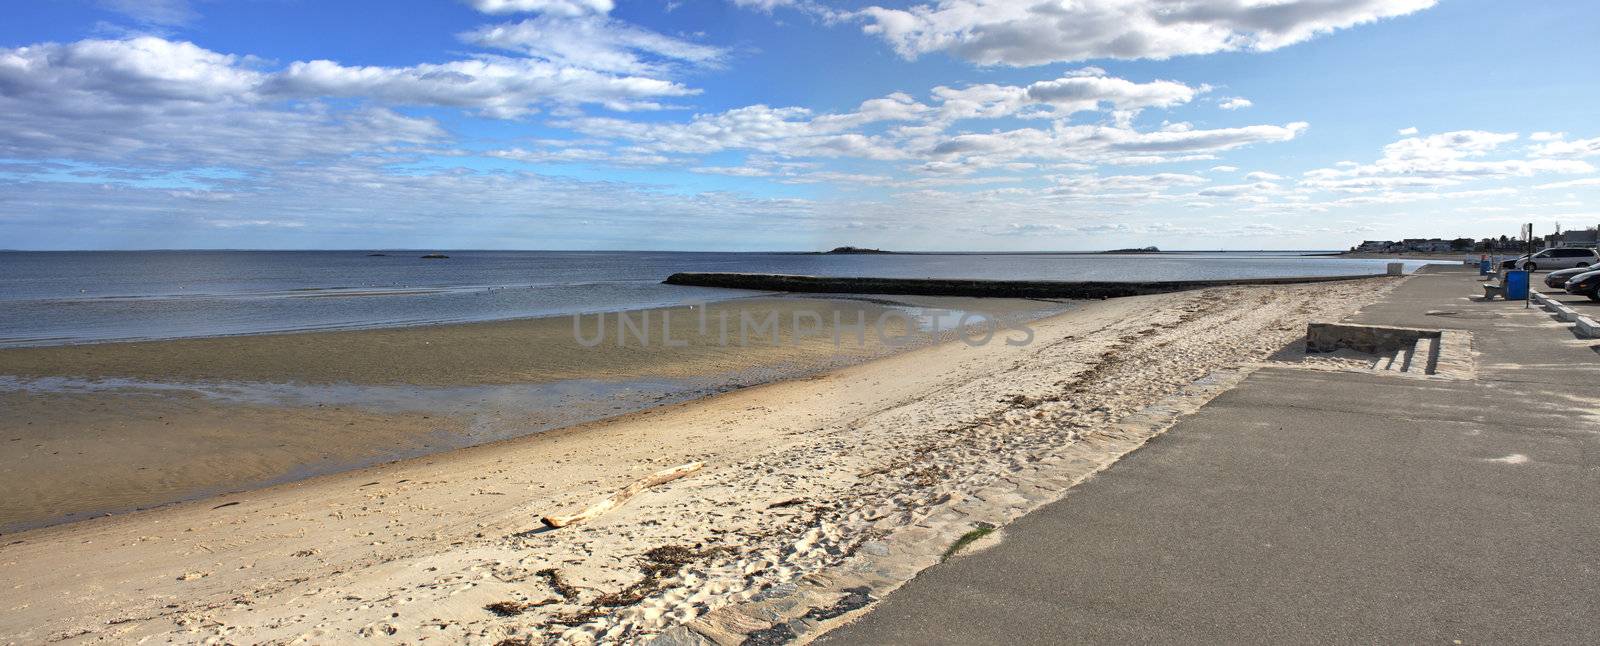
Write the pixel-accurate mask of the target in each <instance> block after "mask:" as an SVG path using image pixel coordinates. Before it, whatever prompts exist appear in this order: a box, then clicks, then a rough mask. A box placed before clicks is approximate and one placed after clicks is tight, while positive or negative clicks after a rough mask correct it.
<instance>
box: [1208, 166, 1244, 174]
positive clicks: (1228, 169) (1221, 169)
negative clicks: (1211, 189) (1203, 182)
mask: <svg viewBox="0 0 1600 646" xmlns="http://www.w3.org/2000/svg"><path fill="white" fill-rule="evenodd" d="M1211 170H1213V171H1216V172H1218V173H1237V172H1239V167H1238V166H1212V167H1211Z"/></svg>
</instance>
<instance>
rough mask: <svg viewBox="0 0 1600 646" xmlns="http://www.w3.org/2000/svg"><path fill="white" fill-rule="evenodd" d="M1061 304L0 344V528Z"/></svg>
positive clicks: (819, 301)
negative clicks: (925, 319) (816, 326)
mask: <svg viewBox="0 0 1600 646" xmlns="http://www.w3.org/2000/svg"><path fill="white" fill-rule="evenodd" d="M1062 307H1065V306H1064V305H1062V304H1059V303H1047V302H1038V301H1007V300H986V301H982V302H978V301H975V300H973V299H937V298H921V299H903V298H902V299H895V300H881V299H844V298H777V297H761V298H746V299H736V300H732V301H723V302H718V303H713V304H711V305H709V306H703V307H696V308H689V307H679V308H663V309H656V310H643V311H635V312H628V313H624V314H623V316H626V317H628V318H629V320H630V321H632V322H634V323H636V324H638V329H637V330H635V329H634V328H629V330H630V331H629V333H628V334H627V336H626V338H625V339H623V341H625V342H624V343H619V342H618V340H619V336H620V331H619V327H618V324H617V321H618V316H619V315H618V314H617V313H608V314H603V315H599V314H591V315H587V316H583V317H580V318H579V321H578V323H579V329H578V333H580V334H581V336H582V337H583V338H584V342H583V343H580V342H579V341H578V340H577V338H576V337H575V336H574V329H573V320H572V318H570V317H552V318H539V319H524V320H512V321H498V322H489V323H471V324H459V325H438V326H427V327H416V328H400V329H383V330H362V331H340V332H317V333H299V334H274V335H259V336H237V337H222V338H206V339H188V340H175V341H159V342H141V343H109V344H98V345H83V346H67V347H47V348H23V349H10V350H0V410H4V411H5V415H3V416H0V446H3V447H5V450H4V451H0V532H13V531H17V530H21V529H26V528H29V527H36V526H41V525H45V524H50V523H56V522H66V521H72V520H78V519H82V518H86V517H90V516H95V515H103V514H108V513H116V512H125V511H130V510H133V509H140V508H148V507H152V506H155V505H160V504H164V503H171V502H174V501H180V500H189V499H195V498H201V497H206V496H211V495H215V494H218V493H223V492H228V491H238V490H244V489H252V488H258V487H262V486H267V485H272V484H276V483H282V482H288V481H292V480H296V479H300V478H305V477H308V476H314V475H320V474H326V473H334V472H338V471H344V470H348V469H352V468H357V467H363V466H370V465H373V464H378V463H381V462H387V461H392V460H398V459H403V458H411V457H417V456H421V455H427V454H430V453H436V452H439V451H444V450H450V449H457V448H462V447H466V446H473V445H477V444H483V443H486V442H492V441H497V440H503V439H508V438H513V437H519V436H522V435H527V434H529V433H535V432H540V431H545V430H549V429H552V428H559V427H563V426H569V425H572V424H578V423H583V422H590V421H594V420H598V419H603V418H606V417H611V416H615V415H620V414H625V413H629V412H634V411H638V410H643V409H646V408H649V407H652V406H657V405H662V404H669V403H675V402H681V401H687V400H690V399H693V398H696V397H701V396H706V395H710V394H715V393H719V392H726V391H729V390H734V389H738V388H743V387H747V386H749V385H753V384H759V383H764V382H768V381H773V380H778V379H786V378H794V377H798V376H804V375H810V374H817V373H819V372H822V371H826V370H830V369H835V368H838V367H841V366H846V365H851V364H854V363H859V362H861V361H865V360H868V359H871V358H874V357H881V356H884V355H887V354H890V353H892V352H895V351H898V350H903V349H909V348H911V347H918V346H925V345H927V344H929V343H932V342H934V341H935V340H936V339H935V334H934V333H933V331H932V330H931V329H923V328H922V327H919V321H914V320H912V319H910V318H908V317H904V316H896V314H912V315H916V314H927V313H928V311H929V310H930V309H937V310H945V309H949V310H952V311H970V310H973V309H978V308H981V309H983V310H986V311H990V312H992V313H994V314H995V315H996V316H998V317H1007V318H1010V319H1012V320H1020V319H1021V318H1026V317H1028V316H1034V315H1037V311H1038V310H1047V311H1058V310H1059V309H1061V308H1062ZM797 313H798V314H802V316H801V318H800V323H801V327H802V329H801V330H800V331H801V332H805V334H802V335H800V336H799V337H798V338H797V336H796V328H795V322H796V314H797ZM886 313H892V314H889V315H888V316H887V318H884V325H883V327H882V329H883V330H884V333H885V336H887V337H891V339H890V340H891V341H893V340H894V338H893V337H898V336H900V335H906V334H909V335H910V336H909V337H908V338H907V345H906V346H904V347H896V346H892V345H889V344H886V343H884V342H883V340H882V339H880V338H879V336H878V334H877V331H876V330H875V329H869V330H867V332H866V334H865V335H864V337H862V336H861V335H857V333H856V332H854V331H853V330H851V329H844V330H842V333H841V335H840V339H839V343H838V345H836V344H835V340H834V338H833V336H832V322H833V320H834V318H835V317H836V316H837V317H838V318H839V320H841V321H842V322H846V323H855V322H858V321H861V320H866V321H869V323H872V324H874V326H875V323H876V321H878V320H879V318H880V317H885V316H886ZM741 315H749V316H750V317H751V320H753V321H755V322H756V323H761V322H765V320H766V319H767V317H769V316H770V317H772V318H773V321H774V325H775V327H774V328H773V330H774V331H775V333H776V338H777V340H778V341H779V342H778V343H777V344H776V345H774V344H772V343H771V341H770V339H772V338H774V337H773V335H772V334H762V333H757V332H756V331H755V329H754V328H755V327H756V326H755V325H754V324H752V325H751V326H750V328H751V329H750V334H749V335H748V338H746V336H745V335H743V334H741V330H740V326H739V321H740V316H741ZM808 315H814V316H815V317H816V319H818V320H821V321H822V322H823V323H824V325H823V326H822V328H821V329H820V331H816V332H812V331H810V330H811V328H810V324H811V323H813V322H815V321H813V320H812V319H810V318H807V316H808ZM724 317H726V320H728V321H729V324H728V326H727V327H726V329H724V327H723V326H722V324H721V323H722V321H723V320H724ZM602 318H603V319H604V321H605V322H604V324H603V325H604V334H603V335H602V334H597V331H599V330H600V329H601V325H602V324H601V323H600V320H601V319H602ZM946 318H950V317H946ZM702 321H704V322H705V327H704V329H702V328H701V322H702ZM664 322H665V323H664ZM663 324H664V325H665V328H663ZM921 325H926V323H921ZM950 326H951V324H950V323H948V322H946V323H945V324H944V325H943V327H945V328H949V327H950ZM663 329H665V331H666V332H667V333H668V334H669V335H670V337H671V339H673V340H674V341H675V342H681V345H678V344H676V343H673V344H668V343H667V342H666V341H665V339H664V338H663V337H662V333H663ZM643 334H648V335H649V336H648V344H646V343H641V335H643ZM938 336H939V338H945V337H948V336H949V333H948V332H945V333H942V334H940V335H938ZM588 342H596V343H595V344H594V346H593V347H588V346H586V345H584V343H588Z"/></svg>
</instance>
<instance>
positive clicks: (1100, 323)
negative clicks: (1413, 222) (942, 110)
mask: <svg viewBox="0 0 1600 646" xmlns="http://www.w3.org/2000/svg"><path fill="white" fill-rule="evenodd" d="M1394 280H1396V279H1374V280H1368V281H1357V282H1350V283H1332V284H1319V285H1298V286H1274V287H1239V288H1219V289H1211V290H1204V291H1198V292H1188V293H1181V294H1169V295H1161V296H1149V297H1137V298H1128V299H1118V300H1112V301H1105V302H1100V303H1094V304H1090V305H1088V306H1085V307H1083V308H1081V309H1079V310H1075V311H1073V312H1070V313H1068V314H1064V315H1060V316H1056V317H1053V318H1050V319H1046V320H1043V321H1037V322H1035V323H1034V324H1033V329H1034V330H1035V332H1036V336H1035V338H1034V340H1033V343H1031V344H1029V345H1026V346H1020V347H1017V346H1007V345H1003V344H998V343H996V344H990V345H987V346H984V347H977V348H974V347H969V346H967V345H965V344H962V343H944V344H940V345H936V346H932V347H927V348H922V349H918V350H914V351H911V352H906V353H903V354H898V355H894V356H890V357H887V358H883V359H879V360H876V361H872V362H869V363H865V364H860V365H856V366H852V367H847V368H843V369H840V370H837V371H833V372H829V373H826V374H821V375H817V376H813V377H809V378H805V379H799V380H791V381H784V382H779V383H772V384H767V385H763V386H758V387H753V388H747V389H743V390H739V391H735V392H731V393H727V394H724V395H720V396H717V397H712V398H708V399H704V400H698V401H695V402H691V403H687V404H680V405H673V406H667V407H662V408H657V409H653V410H649V411H646V412H641V413H636V414H631V415H627V416H624V417H620V418H616V419H611V420H606V421H603V422H596V423H592V424H587V425H584V426H579V427H573V428H567V429H562V430H557V431H551V432H547V433H542V434H538V435H533V436H529V437H525V438H520V439H515V440H509V441H504V442H500V443H495V444H489V445H484V446H479V447H474V448H468V449H462V450H457V451H452V452H448V453H443V454H437V455H432V456H427V457H423V458H418V459H414V460H408V461H404V462H400V463H394V464H387V465H382V466H378V467H373V468H368V469H362V470H359V471H353V472H347V473H342V474H336V475H329V476H322V477H318V478H313V479H310V480H304V481H300V482H295V483H291V484H286V485H281V486H276V487H272V488H268V489H263V490H258V491H252V492H248V493H242V494H236V495H229V496H225V497H219V498H213V499H210V500H205V501H199V502H195V503H186V504H180V505H174V506H170V507H165V508H161V509H156V510H151V511H146V512H138V513H132V514H125V515H120V516H115V517H109V518H101V519H94V520H89V521H84V522H80V523H74V524H70V525H62V526H55V527H49V528H44V529H39V530H33V531H29V532H24V533H21V534H13V535H7V536H3V537H0V543H3V546H0V579H3V580H4V581H6V582H7V585H8V588H7V589H6V590H4V591H3V592H0V611H3V612H0V635H3V636H5V637H6V638H8V639H9V640H11V641H13V642H16V643H40V642H59V641H73V642H94V641H116V642H133V641H137V640H141V639H149V640H151V641H161V642H180V643H188V642H197V643H198V642H207V641H218V642H231V643H263V642H265V643H294V642H299V643H332V642H346V641H357V640H363V639H365V640H370V641H374V642H377V643H402V642H403V643H419V642H423V641H428V642H436V643H461V642H466V643H483V644H495V643H499V642H501V641H502V640H505V639H514V640H516V642H514V643H520V642H521V641H524V640H526V641H529V642H532V643H543V642H561V641H580V642H581V641H591V640H595V639H599V640H602V641H638V640H642V639H644V638H647V637H650V636H652V635H656V634H659V633H661V632H662V631H665V630H667V629H669V628H671V627H672V626H674V625H677V624H681V623H684V622H688V621H691V620H694V619H695V618H697V617H700V616H703V615H705V614H706V613H708V612H712V611H715V610H716V609H717V608H719V607H723V606H727V605H728V604H732V603H737V602H740V601H744V600H747V599H750V598H752V596H756V595H759V594H768V593H771V592H772V591H773V590H776V589H778V588H781V587H783V586H786V585H790V584H792V583H794V582H795V581H797V580H800V579H803V578H808V577H815V576H817V575H818V574H819V573H824V572H826V571H828V568H830V567H835V566H837V565H838V564H840V563H841V562H843V561H844V560H845V559H846V558H848V557H849V556H850V555H851V554H852V553H854V552H855V551H856V550H857V549H858V548H860V549H865V548H864V546H867V545H869V544H870V543H871V541H873V540H874V539H876V538H878V537H882V536H884V535H887V534H889V533H891V532H895V531H897V530H901V529H904V528H905V527H906V526H907V525H909V524H911V523H912V522H914V521H916V519H918V518H927V517H929V516H930V515H931V514H935V513H940V512H941V510H945V511H949V510H947V509H945V508H946V507H948V506H949V505H951V504H953V503H952V501H966V502H964V503H962V504H965V505H969V506H970V505H973V504H977V502H975V501H991V502H993V504H1002V505H1003V504H1007V503H1006V502H1005V500H1004V497H1005V495H1006V494H1004V493H1003V492H1002V493H1001V494H994V493H990V494H989V495H988V496H987V497H985V496H984V495H983V493H984V492H985V491H991V490H993V489H994V487H993V485H994V484H995V483H996V482H997V480H998V479H1000V478H1003V477H1004V476H1005V474H1007V473H1010V472H1014V471H1017V470H1019V469H1022V468H1024V467H1025V466H1026V465H1028V464H1029V463H1030V460H1033V459H1035V458H1036V457H1037V456H1040V455H1044V454H1047V453H1050V452H1053V451H1058V450H1060V449H1061V447H1064V446H1068V447H1073V446H1075V447H1079V448H1080V449H1081V450H1083V451H1089V452H1093V451H1095V450H1097V449H1096V448H1095V447H1096V444H1095V442H1094V440H1093V438H1094V437H1096V434H1097V433H1098V432H1099V430H1100V429H1105V428H1108V427H1109V426H1111V425H1113V424H1115V423H1117V422H1118V420H1121V419H1123V418H1125V417H1127V416H1129V415H1130V414H1131V413H1134V412H1135V411H1137V410H1139V409H1140V408H1141V407H1143V406H1145V405H1146V404H1149V403H1151V402H1155V401H1158V400H1160V399H1162V398H1163V397H1167V396H1169V395H1172V394H1173V393H1176V392H1180V391H1182V390H1184V389H1186V388H1189V387H1190V386H1191V384H1193V383H1195V382H1196V380H1198V379H1201V378H1202V377H1204V376H1206V375H1208V374H1211V373H1213V372H1214V371H1219V370H1227V369H1237V368H1241V367H1245V366H1249V365H1252V364H1253V363H1254V362H1257V361H1260V360H1262V359H1265V358H1267V357H1269V356H1270V355H1271V354H1272V353H1273V352H1274V351H1275V350H1277V349H1279V348H1281V347H1283V346H1284V345H1286V344H1287V343H1289V342H1291V341H1292V340H1293V339H1295V338H1297V337H1299V336H1300V335H1301V334H1302V333H1303V330H1304V325H1305V322H1306V321H1307V320H1309V319H1313V318H1316V319H1327V318H1334V319H1336V318H1339V317H1341V316H1343V315H1345V314H1347V313H1348V312H1350V311H1353V310H1354V309H1355V308H1357V307H1359V306H1360V305H1363V304H1365V303H1367V302H1370V301H1371V300H1372V299H1373V298H1375V297H1376V296H1377V294H1375V293H1374V291H1375V289H1376V288H1379V287H1381V286H1385V285H1389V284H1392V283H1393V281H1394ZM692 460H703V461H705V462H706V463H707V466H706V468H705V470H703V471H702V472H700V473H698V474H695V475H694V476H691V477H688V478H684V479H682V480H678V481H675V482H672V483H670V484H667V485H664V486H662V487H659V488H657V489H652V490H650V491H649V492H647V493H645V494H643V495H641V496H639V497H638V498H636V499H635V500H633V501H632V502H631V503H630V504H628V505H627V506H625V507H623V508H621V509H620V510H617V511H614V512H612V513H611V514H608V515H606V516H604V517H602V518H600V519H598V520H596V521H594V522H592V523H588V524H583V525H577V526H573V527H568V528H565V529H561V530H554V531H547V530H541V528H540V524H539V523H538V521H537V518H538V517H539V516H540V515H542V514H546V513H553V512H570V511H573V510H575V509H578V508H581V507H582V506H584V505H586V504H588V503H589V502H591V501H593V500H594V499H596V498H597V497H600V496H602V495H605V494H607V493H610V492H611V491H614V490H616V489H618V488H620V487H622V486H624V485H626V484H627V483H629V482H631V481H633V480H634V479H636V478H638V477H641V476H642V475H644V474H647V473H649V472H652V471H655V470H658V469H661V468H664V467H668V466H673V465H677V464H682V463H685V462H689V461H692ZM1041 493H1045V494H1050V495H1059V493H1060V492H1059V491H1055V492H1041ZM662 548H665V549H662ZM502 602H509V604H502V605H498V606H496V607H497V608H499V609H500V610H502V611H503V614H502V613H497V612H494V611H491V610H489V609H488V607H489V606H490V605H491V604H501V603H502Z"/></svg>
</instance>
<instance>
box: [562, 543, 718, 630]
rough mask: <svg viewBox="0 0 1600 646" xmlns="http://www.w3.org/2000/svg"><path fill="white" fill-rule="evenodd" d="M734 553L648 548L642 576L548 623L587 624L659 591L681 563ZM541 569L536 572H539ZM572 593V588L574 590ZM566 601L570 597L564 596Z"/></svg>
mask: <svg viewBox="0 0 1600 646" xmlns="http://www.w3.org/2000/svg"><path fill="white" fill-rule="evenodd" d="M733 552H734V549H733V548H732V547H726V546H723V547H711V548H706V549H695V548H693V547H687V546H683V545H665V546H662V547H655V548H651V549H650V550H648V551H646V552H645V553H644V554H643V555H641V558H642V559H644V564H642V565H641V566H639V569H640V570H643V571H644V577H643V578H641V579H639V580H638V581H635V582H634V583H632V584H629V585H628V587H626V588H623V589H621V590H618V591H616V592H608V593H605V594H602V595H600V596H598V597H595V598H594V599H593V600H592V601H590V602H589V603H588V605H587V606H586V607H585V608H583V609H582V610H578V611H576V612H569V613H564V614H561V615H557V616H556V617H554V618H553V619H551V620H550V623H553V624H560V625H565V626H573V625H578V624H584V623H588V622H590V621H594V620H595V619H599V618H601V617H604V616H606V615H608V614H610V613H611V612H612V610H613V609H615V608H623V607H627V606H632V605H636V604H638V603H639V602H641V601H644V600H645V599H647V598H649V597H650V596H651V595H653V594H656V593H657V592H660V591H662V590H664V589H666V587H667V583H668V580H669V579H671V578H672V577H675V576H677V575H678V572H679V571H680V570H682V569H683V567H684V566H686V565H689V564H690V563H694V562H696V561H700V560H705V559H713V558H716V557H718V556H724V555H727V554H731V553H733ZM543 572H544V571H541V572H540V573H541V574H543ZM574 594H576V591H574ZM568 599H569V600H570V599H571V597H568Z"/></svg>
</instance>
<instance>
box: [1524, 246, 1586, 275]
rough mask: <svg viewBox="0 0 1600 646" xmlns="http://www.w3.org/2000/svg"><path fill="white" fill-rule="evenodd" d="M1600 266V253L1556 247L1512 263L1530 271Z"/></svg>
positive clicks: (1575, 248)
mask: <svg viewBox="0 0 1600 646" xmlns="http://www.w3.org/2000/svg"><path fill="white" fill-rule="evenodd" d="M1595 264H1600V251H1595V250H1594V249H1580V248H1578V247H1555V248H1551V249H1545V250H1544V251H1540V252H1538V253H1535V254H1532V255H1528V256H1523V257H1521V258H1518V259H1516V260H1513V261H1511V266H1513V267H1516V268H1517V269H1526V270H1528V271H1539V270H1540V269H1543V270H1546V271H1549V270H1551V269H1572V268H1575V267H1589V266H1592V265H1595Z"/></svg>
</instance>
